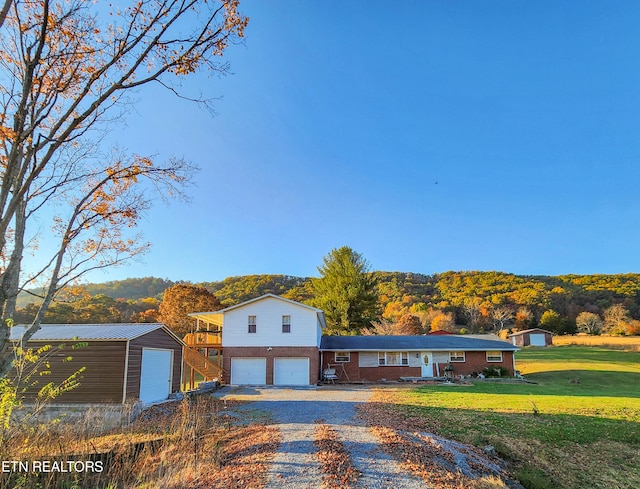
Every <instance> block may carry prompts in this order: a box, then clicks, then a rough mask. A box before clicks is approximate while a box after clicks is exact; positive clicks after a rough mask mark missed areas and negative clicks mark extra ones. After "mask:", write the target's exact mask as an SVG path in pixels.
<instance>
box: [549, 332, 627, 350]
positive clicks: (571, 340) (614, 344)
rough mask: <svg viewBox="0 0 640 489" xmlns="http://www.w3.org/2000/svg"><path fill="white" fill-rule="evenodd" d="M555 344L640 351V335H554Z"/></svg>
mask: <svg viewBox="0 0 640 489" xmlns="http://www.w3.org/2000/svg"><path fill="white" fill-rule="evenodd" d="M553 344H554V345H556V346H567V345H582V346H600V347H602V348H609V349H612V350H628V351H638V352H640V336H586V335H575V336H573V335H567V336H554V337H553Z"/></svg>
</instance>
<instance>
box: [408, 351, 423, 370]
mask: <svg viewBox="0 0 640 489" xmlns="http://www.w3.org/2000/svg"><path fill="white" fill-rule="evenodd" d="M409 367H422V355H421V354H420V352H417V351H410V352H409Z"/></svg>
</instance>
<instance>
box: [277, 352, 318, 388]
mask: <svg viewBox="0 0 640 489" xmlns="http://www.w3.org/2000/svg"><path fill="white" fill-rule="evenodd" d="M273 383H274V384H276V385H309V359H308V358H275V359H274V360H273Z"/></svg>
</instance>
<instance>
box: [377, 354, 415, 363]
mask: <svg viewBox="0 0 640 489" xmlns="http://www.w3.org/2000/svg"><path fill="white" fill-rule="evenodd" d="M378 365H390V366H395V365H409V354H408V353H407V352H406V351H386V352H385V351H381V352H378Z"/></svg>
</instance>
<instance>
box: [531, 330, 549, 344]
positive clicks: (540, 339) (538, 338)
mask: <svg viewBox="0 0 640 489" xmlns="http://www.w3.org/2000/svg"><path fill="white" fill-rule="evenodd" d="M529 344H530V345H531V346H546V342H545V341H544V333H543V334H540V333H538V334H530V335H529Z"/></svg>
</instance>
